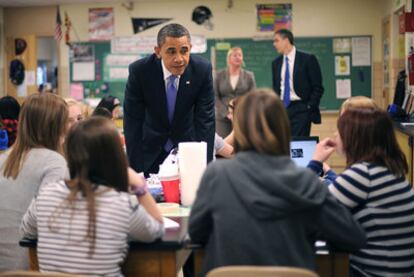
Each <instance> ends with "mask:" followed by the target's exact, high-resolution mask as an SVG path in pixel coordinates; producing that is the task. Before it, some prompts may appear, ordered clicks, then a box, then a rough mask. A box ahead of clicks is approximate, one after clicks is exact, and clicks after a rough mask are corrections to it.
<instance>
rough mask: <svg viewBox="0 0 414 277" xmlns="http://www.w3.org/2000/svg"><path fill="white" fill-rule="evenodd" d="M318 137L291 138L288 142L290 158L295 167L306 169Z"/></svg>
mask: <svg viewBox="0 0 414 277" xmlns="http://www.w3.org/2000/svg"><path fill="white" fill-rule="evenodd" d="M318 142H319V137H293V138H292V140H291V142H290V157H291V158H292V160H293V161H294V162H295V163H296V165H297V166H301V167H306V166H307V165H308V163H309V161H310V160H311V159H312V156H313V152H315V148H316V145H317V144H318Z"/></svg>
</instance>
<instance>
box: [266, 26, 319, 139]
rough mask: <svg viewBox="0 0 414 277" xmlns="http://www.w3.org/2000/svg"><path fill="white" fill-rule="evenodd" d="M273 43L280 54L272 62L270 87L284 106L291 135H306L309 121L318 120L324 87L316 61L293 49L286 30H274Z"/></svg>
mask: <svg viewBox="0 0 414 277" xmlns="http://www.w3.org/2000/svg"><path fill="white" fill-rule="evenodd" d="M273 45H274V47H275V48H276V50H277V52H278V53H279V54H281V55H280V56H279V57H277V58H276V59H275V60H274V61H273V63H272V78H273V90H274V91H275V92H276V93H277V94H278V95H279V96H280V98H281V99H282V100H283V103H284V105H285V107H286V109H287V112H288V116H289V120H290V128H291V133H292V136H309V135H310V129H311V122H313V123H315V124H320V123H321V113H320V111H319V102H320V99H321V97H322V94H323V90H324V89H323V86H322V74H321V69H320V67H319V63H318V60H317V59H316V57H315V56H314V55H312V54H308V53H304V52H301V51H298V50H296V47H295V45H294V38H293V34H292V32H290V31H289V30H286V29H281V30H279V31H277V32H275V36H274V41H273ZM287 69H288V70H287ZM285 92H287V93H285Z"/></svg>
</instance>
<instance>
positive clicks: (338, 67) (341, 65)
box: [335, 56, 351, 76]
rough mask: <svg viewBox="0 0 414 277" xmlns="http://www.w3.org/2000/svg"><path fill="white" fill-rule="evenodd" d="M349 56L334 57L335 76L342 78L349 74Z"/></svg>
mask: <svg viewBox="0 0 414 277" xmlns="http://www.w3.org/2000/svg"><path fill="white" fill-rule="evenodd" d="M350 69H351V64H350V58H349V56H335V75H336V76H344V75H349V74H350V73H351V70H350Z"/></svg>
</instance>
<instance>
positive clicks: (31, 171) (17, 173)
mask: <svg viewBox="0 0 414 277" xmlns="http://www.w3.org/2000/svg"><path fill="white" fill-rule="evenodd" d="M67 126H68V107H67V104H66V103H65V101H64V100H63V99H62V98H61V97H59V96H57V95H55V94H51V93H45V94H33V95H30V96H28V97H27V98H26V100H25V101H24V103H23V105H22V109H21V111H20V116H19V126H18V132H17V138H16V142H15V143H14V144H13V146H12V147H11V149H9V150H7V151H6V152H5V153H2V154H1V155H0V184H1V185H0V272H1V271H6V270H16V269H27V268H28V255H27V249H24V248H21V247H20V246H19V240H20V239H21V237H20V235H19V226H20V222H21V220H22V218H23V215H24V213H25V212H26V210H27V208H28V207H29V205H30V202H31V201H32V198H33V197H34V196H35V195H36V194H37V192H38V190H39V187H41V186H42V185H44V184H46V183H49V182H53V181H57V180H62V179H64V178H67V177H68V170H67V166H66V161H65V159H64V157H63V156H62V154H61V153H63V151H62V142H63V140H64V136H65V133H66V129H67Z"/></svg>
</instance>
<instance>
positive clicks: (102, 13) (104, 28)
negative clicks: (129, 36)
mask: <svg viewBox="0 0 414 277" xmlns="http://www.w3.org/2000/svg"><path fill="white" fill-rule="evenodd" d="M113 36H114V13H113V9H112V8H94V9H89V39H90V40H111V38H112V37H113Z"/></svg>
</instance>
